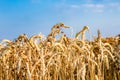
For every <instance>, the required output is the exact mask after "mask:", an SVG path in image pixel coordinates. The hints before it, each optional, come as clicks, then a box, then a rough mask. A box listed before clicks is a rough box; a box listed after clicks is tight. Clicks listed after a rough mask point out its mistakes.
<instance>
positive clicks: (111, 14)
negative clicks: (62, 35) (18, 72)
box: [0, 0, 120, 40]
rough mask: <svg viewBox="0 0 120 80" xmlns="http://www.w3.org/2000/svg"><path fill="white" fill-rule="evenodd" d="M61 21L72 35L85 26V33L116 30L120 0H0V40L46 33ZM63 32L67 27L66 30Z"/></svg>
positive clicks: (119, 26) (114, 32)
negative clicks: (86, 31)
mask: <svg viewBox="0 0 120 80" xmlns="http://www.w3.org/2000/svg"><path fill="white" fill-rule="evenodd" d="M59 22H63V23H64V24H66V25H68V26H71V27H72V30H73V34H75V33H76V32H78V31H80V30H81V29H82V27H83V26H84V25H88V26H89V28H90V33H87V34H86V35H88V36H93V35H97V30H98V29H100V30H101V33H102V36H104V37H106V36H115V35H117V34H119V33H120V0H0V40H1V39H4V38H6V39H15V38H17V37H18V35H20V34H22V33H25V34H27V35H28V36H32V35H34V34H38V33H40V32H41V33H42V34H44V35H47V34H48V33H49V32H50V29H51V27H52V26H53V25H55V24H57V23H59ZM66 32H67V34H71V33H70V32H71V30H70V29H67V31H66Z"/></svg>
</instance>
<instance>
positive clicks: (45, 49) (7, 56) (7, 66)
mask: <svg viewBox="0 0 120 80" xmlns="http://www.w3.org/2000/svg"><path fill="white" fill-rule="evenodd" d="M61 28H69V26H66V25H64V24H63V23H59V24H56V25H54V26H53V27H52V28H51V32H50V33H49V35H48V36H47V37H44V36H43V35H42V34H37V35H34V36H32V37H30V38H29V37H27V35H25V34H22V35H20V36H18V38H17V39H15V40H7V39H3V40H2V41H1V42H0V80H120V35H118V36H114V37H106V38H103V37H102V36H101V33H100V31H99V30H98V34H97V37H95V38H94V39H93V40H92V41H90V40H86V39H85V31H86V30H89V27H88V26H84V27H83V29H82V30H81V31H80V32H78V33H76V35H75V37H74V38H70V37H67V35H66V34H65V33H64V31H62V29H61ZM57 35H60V36H59V37H57V38H56V36H57Z"/></svg>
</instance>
